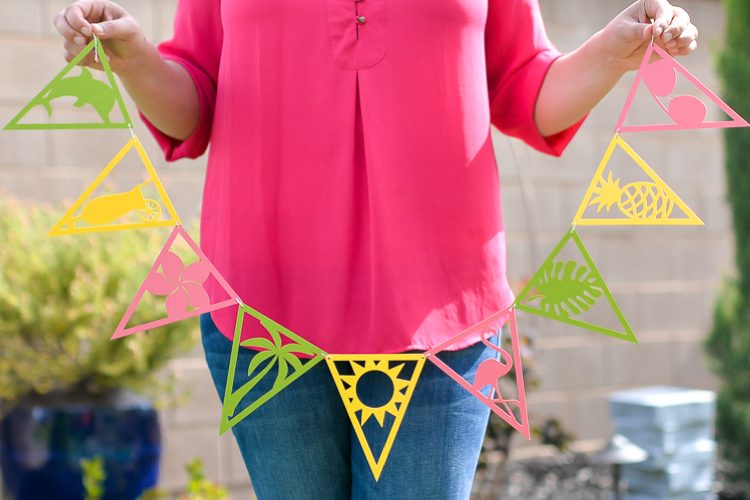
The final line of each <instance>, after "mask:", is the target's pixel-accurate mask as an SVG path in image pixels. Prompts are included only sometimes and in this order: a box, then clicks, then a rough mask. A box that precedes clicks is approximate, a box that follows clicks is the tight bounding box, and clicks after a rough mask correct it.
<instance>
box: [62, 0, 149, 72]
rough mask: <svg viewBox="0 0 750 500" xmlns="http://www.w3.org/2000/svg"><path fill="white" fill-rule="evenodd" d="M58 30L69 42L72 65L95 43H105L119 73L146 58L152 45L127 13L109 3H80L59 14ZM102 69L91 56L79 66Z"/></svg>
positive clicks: (82, 0) (85, 0) (94, 0)
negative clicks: (77, 57) (96, 39)
mask: <svg viewBox="0 0 750 500" xmlns="http://www.w3.org/2000/svg"><path fill="white" fill-rule="evenodd" d="M54 24H55V28H57V31H58V32H60V34H61V35H62V36H63V38H64V39H65V42H64V44H63V45H64V47H65V60H66V61H68V62H70V61H71V60H72V59H73V58H74V57H75V56H76V55H77V54H78V53H79V52H80V51H81V50H82V49H83V48H84V47H85V46H86V45H87V44H88V43H89V42H90V41H91V39H92V36H93V35H96V36H97V37H99V39H100V40H102V44H103V45H104V48H105V49H106V52H107V55H108V56H109V59H108V61H109V64H110V67H111V68H112V71H114V72H115V73H119V72H121V71H124V70H126V69H127V67H128V66H129V65H131V64H134V63H137V61H138V60H139V59H141V58H142V56H143V55H145V54H146V53H147V52H148V50H149V48H152V46H151V42H149V40H148V39H147V38H146V36H145V35H144V33H143V29H141V27H140V25H139V24H138V22H137V21H136V20H135V19H134V18H133V17H132V16H131V15H130V14H128V13H127V11H126V10H125V9H123V8H122V7H121V6H119V5H118V4H116V3H114V2H110V1H108V0H78V1H77V2H75V3H72V4H70V5H69V6H67V7H66V8H64V9H63V10H61V11H60V12H58V13H57V15H55V18H54ZM79 64H80V65H83V66H90V67H92V68H97V69H102V66H101V64H100V63H98V62H96V61H95V59H94V52H93V51H92V52H90V53H89V54H88V55H86V57H84V58H83V59H82V60H81V62H80V63H79Z"/></svg>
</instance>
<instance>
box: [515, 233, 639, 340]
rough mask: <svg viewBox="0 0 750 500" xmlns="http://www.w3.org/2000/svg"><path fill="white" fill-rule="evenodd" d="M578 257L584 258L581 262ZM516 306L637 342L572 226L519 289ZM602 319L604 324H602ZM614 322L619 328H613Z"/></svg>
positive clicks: (519, 308) (526, 310) (521, 309)
mask: <svg viewBox="0 0 750 500" xmlns="http://www.w3.org/2000/svg"><path fill="white" fill-rule="evenodd" d="M571 240H572V241H573V243H574V249H573V253H572V254H571V253H570V252H568V251H567V249H566V246H567V245H568V243H569V242H570V241H571ZM576 250H577V252H576ZM564 251H565V253H566V255H565V256H563V252H564ZM580 257H583V262H581V261H580ZM515 308H516V309H517V310H519V311H525V312H529V313H532V314H537V315H539V316H543V317H545V318H549V319H554V320H557V321H560V322H562V323H567V324H569V325H573V326H577V327H580V328H585V329H587V330H591V331H594V332H597V333H601V334H603V335H609V336H611V337H615V338H618V339H622V340H627V341H628V342H633V343H638V339H637V338H636V337H635V334H634V333H633V330H632V329H631V328H630V325H628V322H627V320H626V319H625V316H624V315H623V314H622V311H621V310H620V307H619V306H618V305H617V302H615V298H614V297H613V296H612V293H611V292H610V291H609V288H608V287H607V284H606V283H605V282H604V279H603V278H602V275H601V274H600V273H599V270H598V269H597V268H596V265H595V264H594V261H593V260H592V259H591V256H590V255H589V253H588V251H587V250H586V247H584V246H583V242H582V241H581V238H580V237H579V236H578V233H576V231H575V229H571V230H570V231H569V232H568V233H567V234H566V235H565V236H564V237H563V239H562V240H560V243H558V244H557V246H556V247H555V249H554V250H552V253H551V254H550V255H549V257H547V259H546V260H545V261H544V263H543V264H542V265H541V267H540V268H539V269H538V270H537V272H536V273H535V274H534V276H533V277H532V278H531V279H530V280H529V282H528V283H527V284H526V286H525V287H524V288H523V290H521V293H520V294H519V295H518V297H517V298H516V301H515ZM605 320H606V323H607V324H603V323H604V322H605ZM613 323H614V324H617V325H618V326H619V328H621V329H615V328H616V326H612V324H613Z"/></svg>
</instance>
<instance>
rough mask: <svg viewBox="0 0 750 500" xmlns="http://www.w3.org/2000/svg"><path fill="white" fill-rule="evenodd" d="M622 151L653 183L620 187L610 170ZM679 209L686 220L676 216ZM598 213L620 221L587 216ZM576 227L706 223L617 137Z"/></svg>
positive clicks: (574, 222) (584, 201)
mask: <svg viewBox="0 0 750 500" xmlns="http://www.w3.org/2000/svg"><path fill="white" fill-rule="evenodd" d="M617 147H619V148H621V149H622V150H623V151H624V152H625V153H626V154H627V155H628V156H629V157H630V158H631V159H632V160H633V161H634V162H635V163H636V165H638V167H639V168H640V169H641V170H642V171H643V173H645V174H646V176H648V178H649V179H650V182H649V181H643V182H631V183H628V184H626V185H624V186H620V178H619V176H618V175H617V174H616V172H612V170H608V171H606V172H605V170H607V166H608V165H609V162H610V160H611V159H612V154H613V153H614V152H615V148H617ZM675 207H676V208H679V209H680V210H682V212H683V213H684V214H685V215H684V217H680V216H675V215H674V214H673V212H674V208H675ZM591 209H595V211H596V214H599V213H601V212H602V211H604V212H605V213H610V212H611V211H616V212H619V215H620V216H619V217H617V216H614V217H598V216H596V215H593V216H591V215H589V216H586V215H585V214H586V211H587V210H589V211H591ZM573 225H574V226H576V225H579V226H647V225H648V226H702V225H703V221H702V220H700V218H698V216H697V215H695V212H693V211H692V210H691V209H690V207H688V206H687V204H686V203H685V202H684V201H682V200H681V199H680V197H679V196H677V194H676V193H675V192H674V191H672V189H671V188H670V187H669V186H667V184H666V183H665V182H664V181H663V180H662V179H661V177H659V176H658V175H657V174H656V172H654V170H653V169H652V168H651V167H650V166H649V165H648V164H647V163H646V162H645V161H644V160H643V158H641V157H640V156H639V155H638V153H636V152H635V150H634V149H633V148H632V147H631V146H630V145H629V144H628V143H627V142H625V140H624V139H623V138H622V137H621V136H620V135H619V134H615V135H614V137H612V141H611V142H610V143H609V147H607V151H606V152H605V153H604V157H603V158H602V161H601V162H600V163H599V167H598V168H597V169H596V173H595V174H594V178H593V179H592V180H591V184H589V187H588V190H586V195H585V196H584V197H583V201H582V202H581V205H580V206H579V207H578V212H577V213H576V216H575V219H574V220H573Z"/></svg>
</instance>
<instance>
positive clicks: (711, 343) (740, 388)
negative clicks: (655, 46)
mask: <svg viewBox="0 0 750 500" xmlns="http://www.w3.org/2000/svg"><path fill="white" fill-rule="evenodd" d="M724 6H725V9H726V20H727V32H726V41H725V48H724V50H723V52H722V54H721V58H720V60H719V72H720V74H721V78H722V81H723V87H724V88H723V94H724V95H723V97H724V99H725V100H726V102H727V104H729V105H730V106H731V107H732V108H733V109H734V110H736V111H737V112H738V113H739V114H740V115H742V116H745V117H748V116H750V95H748V93H747V85H748V82H750V39H748V37H747V30H748V27H750V2H747V0H725V2H724ZM724 150H725V154H726V174H727V180H728V182H727V189H728V197H729V204H730V207H731V210H732V216H733V223H734V234H735V247H736V249H735V255H736V260H737V278H736V279H735V280H732V281H729V282H727V283H726V285H725V286H724V289H723V291H722V292H721V294H720V295H719V297H718V300H717V304H716V308H715V313H714V327H713V331H712V332H711V335H710V336H709V338H708V339H707V341H706V349H707V351H708V353H709V354H710V356H711V357H712V369H713V371H714V372H715V373H716V374H717V375H718V376H719V377H720V378H721V379H722V380H723V385H722V387H721V389H720V391H719V397H718V401H717V421H716V429H717V437H718V440H719V444H720V447H721V450H722V454H723V455H724V458H725V459H726V460H727V461H728V462H729V463H731V464H733V467H734V472H735V476H736V477H735V478H734V479H741V478H744V479H747V478H748V477H750V175H748V172H750V156H748V151H749V150H750V129H748V128H735V129H727V130H726V131H725V134H724Z"/></svg>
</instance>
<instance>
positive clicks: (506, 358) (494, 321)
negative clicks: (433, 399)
mask: <svg viewBox="0 0 750 500" xmlns="http://www.w3.org/2000/svg"><path fill="white" fill-rule="evenodd" d="M506 322H507V323H508V324H509V326H510V340H511V347H512V353H509V352H508V351H506V350H505V349H503V348H502V347H500V346H497V345H494V344H492V343H491V342H489V341H488V340H487V339H488V338H489V337H491V336H493V335H498V332H499V331H500V329H501V328H502V327H503V325H504V324H505V323H506ZM477 335H480V341H481V342H482V343H483V344H484V345H486V346H487V347H489V348H490V349H492V350H493V351H495V352H497V353H498V354H499V355H500V359H495V358H490V359H486V360H484V361H482V363H481V364H480V365H479V368H477V372H476V375H475V376H474V380H473V381H471V382H470V381H468V380H466V379H465V378H463V377H462V376H461V375H459V374H458V373H456V372H455V371H454V370H453V369H451V367H449V366H448V365H446V364H445V363H444V362H443V361H442V360H441V359H440V357H438V354H440V353H441V352H442V351H443V350H445V349H446V348H448V347H450V346H452V345H454V344H456V343H459V342H461V341H463V340H464V339H466V338H468V337H475V336H477ZM426 354H427V359H429V360H430V361H432V362H433V363H434V364H435V365H437V367H438V368H440V369H441V370H443V371H444V372H445V373H446V374H447V375H448V376H449V377H450V378H452V379H453V380H455V381H456V382H458V383H459V384H460V385H461V387H463V388H464V389H466V390H467V391H469V392H470V393H471V394H472V395H473V396H474V397H475V398H477V399H478V400H479V401H481V402H482V403H484V404H485V405H487V406H488V407H489V408H490V410H492V411H493V412H494V413H495V414H496V415H497V416H498V417H500V418H502V419H503V420H504V421H505V422H507V423H508V424H509V425H510V426H511V427H513V428H514V429H516V430H517V431H518V432H520V433H521V434H522V435H523V436H525V437H526V439H531V429H530V427H529V414H528V409H527V407H526V390H525V388H524V384H523V366H522V364H521V347H520V344H519V340H518V330H517V328H516V314H515V311H514V310H513V309H512V308H511V309H506V310H504V311H500V312H498V313H495V314H493V315H492V316H490V317H488V318H486V319H484V320H482V321H480V322H479V323H477V324H476V325H473V326H471V327H469V328H467V329H466V330H464V331H463V332H461V333H459V334H458V335H456V336H455V337H453V338H451V339H449V340H447V341H445V342H443V343H442V344H440V345H438V346H436V347H433V348H432V349H430V350H429V351H427V353H426ZM511 371H513V372H515V378H516V380H515V386H516V387H515V394H516V399H506V398H505V397H504V396H503V394H502V391H501V389H500V379H501V378H502V377H505V376H506V375H509V374H511ZM488 386H489V387H490V391H491V392H490V395H489V397H488V396H486V395H485V394H484V393H482V389H484V388H486V387H488Z"/></svg>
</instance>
